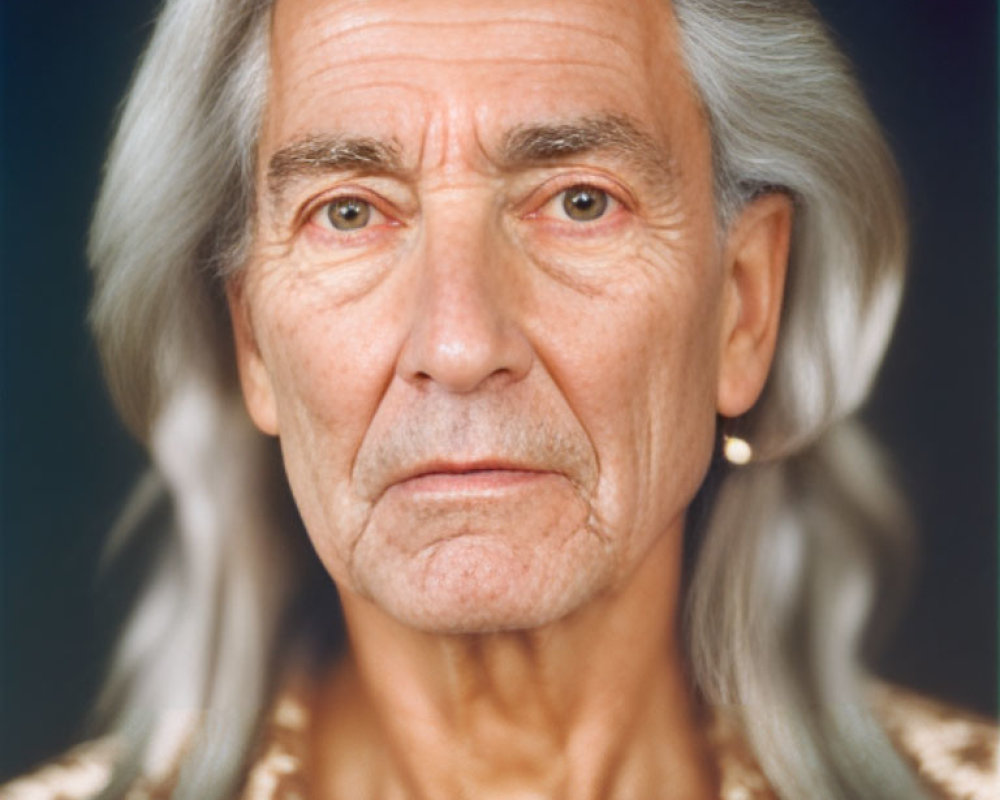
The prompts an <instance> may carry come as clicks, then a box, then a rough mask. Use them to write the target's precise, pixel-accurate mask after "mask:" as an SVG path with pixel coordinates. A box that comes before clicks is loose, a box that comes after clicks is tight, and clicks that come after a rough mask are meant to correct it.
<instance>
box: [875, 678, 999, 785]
mask: <svg viewBox="0 0 1000 800" xmlns="http://www.w3.org/2000/svg"><path fill="white" fill-rule="evenodd" d="M873 700H874V703H875V708H876V710H877V713H878V715H879V717H880V719H881V720H882V722H883V724H884V726H885V729H886V732H887V733H888V735H889V737H890V738H891V739H892V741H893V743H894V744H895V745H896V748H897V750H899V752H900V753H901V754H902V755H903V756H904V757H905V758H906V760H907V761H908V762H909V763H910V764H911V766H912V767H913V768H914V769H915V770H916V772H917V773H918V774H919V775H920V777H921V778H922V779H923V781H924V782H925V783H926V784H927V786H928V787H929V788H931V789H932V790H934V791H935V792H936V793H937V794H938V796H940V797H941V798H942V800H995V798H1000V758H998V751H1000V737H998V731H997V723H996V722H994V721H991V720H989V719H987V718H986V717H982V716H980V715H978V714H974V713H972V712H969V711H965V710H962V709H959V708H956V707H954V706H951V705H949V704H947V703H944V702H941V701H939V700H933V699H931V698H928V697H924V696H922V695H919V694H916V693H914V692H911V691H909V690H907V689H903V688H900V687H897V686H890V685H887V684H879V685H878V686H877V687H876V688H875V691H874V697H873Z"/></svg>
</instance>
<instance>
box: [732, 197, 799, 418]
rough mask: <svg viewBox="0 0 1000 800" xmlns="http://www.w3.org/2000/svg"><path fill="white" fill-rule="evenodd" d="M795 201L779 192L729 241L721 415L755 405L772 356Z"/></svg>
mask: <svg viewBox="0 0 1000 800" xmlns="http://www.w3.org/2000/svg"><path fill="white" fill-rule="evenodd" d="M792 213H793V209H792V201H791V199H790V198H789V197H788V196H787V195H785V194H783V193H779V192H773V193H770V194H766V195H763V196H761V197H758V198H756V199H755V200H753V201H752V202H751V203H749V204H748V205H747V206H746V208H744V209H743V211H742V212H741V214H740V216H739V217H738V218H737V219H736V221H735V222H734V223H733V224H732V226H731V227H730V229H729V235H728V237H727V240H726V250H725V256H724V259H725V268H726V272H725V275H726V294H725V301H724V302H725V306H724V308H723V326H722V340H721V352H720V359H719V382H718V396H717V409H718V412H719V413H720V414H721V415H723V416H726V417H737V416H739V415H741V414H744V413H745V412H746V411H748V410H749V409H750V408H751V406H753V404H754V403H755V402H756V401H757V398H758V397H759V396H760V393H761V391H762V390H763V388H764V383H765V381H766V380H767V375H768V372H769V370H770V367H771V360H772V358H773V356H774V348H775V343H776V342H777V337H778V325H779V322H780V318H781V305H782V298H783V296H784V287H785V276H786V272H787V266H788V254H789V242H790V240H791V230H792Z"/></svg>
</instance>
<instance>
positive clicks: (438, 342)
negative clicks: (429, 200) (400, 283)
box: [397, 216, 533, 393]
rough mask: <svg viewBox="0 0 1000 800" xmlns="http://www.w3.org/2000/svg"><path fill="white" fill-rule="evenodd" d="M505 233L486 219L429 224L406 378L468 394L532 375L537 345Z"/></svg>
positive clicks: (403, 360) (401, 365) (404, 361)
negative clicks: (524, 322)
mask: <svg viewBox="0 0 1000 800" xmlns="http://www.w3.org/2000/svg"><path fill="white" fill-rule="evenodd" d="M455 219H456V218H455V216H452V220H455ZM465 222H466V223H469V222H471V221H470V220H468V219H466V220H465ZM501 238H502V234H500V233H499V232H495V231H492V230H491V226H490V225H489V224H488V223H484V222H482V221H481V220H480V221H477V222H476V223H474V224H452V225H449V226H444V227H441V226H436V225H432V224H430V223H428V224H426V225H425V229H424V237H423V243H422V247H421V251H420V254H419V257H418V263H417V264H416V265H415V270H414V284H413V287H414V291H413V300H412V303H411V304H410V308H411V309H412V318H411V320H410V326H409V330H408V335H407V338H406V340H405V342H404V343H403V347H402V351H401V352H400V355H399V359H398V362H397V374H398V375H399V377H401V378H403V379H404V380H406V381H408V382H410V383H412V384H415V385H420V386H430V385H437V386H440V387H441V388H444V389H447V390H448V391H451V392H456V393H467V392H473V391H475V390H477V389H479V388H481V387H482V386H483V385H484V384H486V383H489V382H496V381H508V382H516V381H519V380H521V379H522V378H523V377H524V376H525V375H527V373H528V371H529V370H530V368H531V363H532V360H533V351H532V348H531V345H530V342H529V340H528V339H527V337H526V336H525V334H524V331H523V330H522V328H521V324H520V320H519V300H518V297H519V295H520V294H521V292H519V290H518V286H517V279H518V278H517V274H516V269H513V268H512V267H513V265H512V264H511V263H510V260H509V259H505V257H504V255H503V252H504V247H503V246H502V242H501V241H500V239H501ZM505 261H506V262H507V263H504V262H505Z"/></svg>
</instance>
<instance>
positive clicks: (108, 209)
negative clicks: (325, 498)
mask: <svg viewBox="0 0 1000 800" xmlns="http://www.w3.org/2000/svg"><path fill="white" fill-rule="evenodd" d="M673 5H674V9H675V12H676V15H677V17H678V19H679V22H680V27H681V32H682V45H683V48H684V51H685V56H686V60H687V65H688V68H689V70H690V74H691V78H692V81H693V83H694V85H695V87H696V89H697V91H698V94H699V96H700V97H701V100H702V102H703V105H704V110H705V113H706V115H707V117H708V119H709V122H710V126H711V131H712V137H713V147H714V170H715V181H716V193H717V209H718V218H719V225H720V230H724V229H725V226H726V224H727V222H728V221H729V220H730V219H731V218H732V216H733V215H734V214H735V213H736V212H738V211H739V209H740V207H741V206H742V204H744V203H746V202H747V201H748V200H749V199H750V198H752V197H754V196H755V195H757V194H759V193H762V192H768V191H776V190H780V191H784V192H787V193H788V194H789V195H790V196H791V197H792V198H793V199H794V202H795V209H796V214H795V228H794V233H793V241H792V255H791V264H790V272H789V278H788V287H787V291H786V300H785V307H784V309H783V320H782V328H781V333H780V335H779V342H778V348H777V354H776V357H775V362H774V367H773V370H772V374H771V377H770V379H769V381H768V384H767V386H766V388H765V392H764V395H763V397H762V398H761V400H760V402H759V403H758V404H757V405H756V406H755V407H754V409H753V410H752V411H751V412H750V413H748V414H747V415H746V416H745V417H744V418H743V419H741V420H739V421H736V425H737V430H738V432H739V434H740V435H741V436H743V437H744V438H746V439H748V440H750V441H752V442H753V446H754V451H755V454H756V458H755V461H754V463H753V464H751V465H750V466H748V467H744V468H741V469H739V470H728V469H727V468H725V467H724V466H722V465H721V464H720V465H716V467H714V468H713V470H712V471H711V473H710V476H709V480H708V485H706V487H705V488H704V489H703V491H702V496H701V502H702V505H703V506H704V511H703V513H702V514H700V515H699V519H698V521H697V522H696V523H695V524H692V526H691V528H692V530H691V531H689V535H690V536H692V537H697V538H698V540H699V545H698V549H699V553H698V558H697V564H696V566H695V568H694V570H693V573H692V574H691V576H690V585H689V587H688V597H687V601H688V602H687V620H686V621H687V626H686V627H687V634H688V652H689V655H690V658H691V663H692V666H693V673H694V676H695V680H696V682H697V684H698V686H699V687H700V689H701V691H702V692H703V693H704V694H705V696H706V697H707V699H708V700H709V702H711V703H713V704H715V705H717V706H725V707H727V708H728V709H729V710H730V711H731V712H732V713H734V714H735V715H736V716H737V717H738V718H739V719H740V721H741V722H742V724H743V727H744V730H745V731H746V735H747V737H748V741H749V742H750V744H751V746H752V748H753V750H754V752H755V753H756V755H757V757H758V759H759V761H760V763H761V765H762V767H763V768H764V770H765V772H766V773H767V775H768V777H769V779H770V780H771V781H772V782H773V784H774V786H775V787H776V789H777V790H778V792H779V794H780V795H781V796H782V797H785V798H801V797H817V798H855V797H865V798H868V799H869V800H876V799H877V798H885V800H890V798H892V799H893V800H895V798H899V797H908V798H919V797H921V796H923V795H922V792H921V790H920V789H919V788H918V787H917V784H916V781H915V780H914V778H913V777H912V776H911V775H910V773H909V771H908V770H907V768H906V767H905V766H904V765H903V763H902V761H901V760H900V758H899V757H898V756H897V755H896V753H895V751H894V750H893V749H892V746H891V744H890V743H889V741H888V739H887V738H886V736H885V734H884V733H883V732H882V730H881V728H880V727H879V725H878V724H877V722H876V721H875V720H874V718H873V716H872V715H871V712H870V711H869V706H868V703H867V702H866V697H865V691H866V675H865V673H864V670H863V668H862V666H861V658H860V653H859V651H860V648H861V646H862V644H863V643H864V641H865V637H866V636H867V632H868V630H869V628H870V622H871V617H872V609H873V606H874V604H875V602H876V600H877V598H878V592H879V587H880V585H881V584H880V577H881V576H882V575H883V573H884V572H885V565H886V563H887V562H889V561H892V560H896V559H897V558H898V556H899V554H901V553H904V552H905V536H904V535H903V534H902V532H901V531H902V530H903V527H902V526H901V525H900V520H901V519H903V518H904V517H905V513H904V511H903V506H902V504H901V502H900V501H899V500H898V498H897V497H896V495H895V493H894V491H893V489H892V486H891V484H890V483H889V482H888V480H887V478H886V477H885V470H884V468H883V467H882V465H881V463H880V458H879V457H878V455H877V454H876V453H875V452H873V450H872V447H871V446H870V444H869V443H868V442H867V439H866V437H865V434H864V433H863V431H862V430H861V428H860V426H859V425H858V424H857V423H856V422H854V421H852V420H851V419H850V415H851V414H852V413H853V412H854V411H855V410H856V409H857V407H858V405H859V404H860V403H861V402H862V400H863V399H864V398H865V396H866V395H867V393H868V391H869V388H870V385H871V382H872V379H873V376H874V374H875V372H876V369H877V367H878V364H879V362H880V360H881V358H882V355H883V352H884V349H885V347H886V344H887V341H888V338H889V333H890V330H891V327H892V324H893V320H894V317H895V313H896V307H897V304H898V300H899V296H900V290H901V286H902V279H903V270H904V261H905V251H906V234H905V223H904V218H903V212H902V201H901V192H900V187H899V180H898V176H897V173H896V170H895V167H894V164H893V160H892V157H891V155H890V153H889V152H888V150H887V147H886V145H885V142H884V140H883V138H882V136H881V133H880V131H879V128H878V125H877V124H876V122H875V120H874V119H873V117H872V114H871V112H870V110H869V109H868V107H867V105H866V103H865V101H864V99H863V97H862V95H861V92H860V90H859V88H858V86H857V84H856V82H855V80H854V78H853V76H852V74H851V70H850V67H849V65H848V64H847V63H846V61H845V60H844V58H843V57H842V56H841V54H840V53H839V52H838V50H837V49H836V47H835V46H834V45H833V43H832V42H831V40H830V37H829V34H828V33H827V31H826V29H825V28H824V26H823V23H822V21H821V20H820V19H819V17H818V16H817V14H816V12H815V11H814V10H813V9H812V7H811V6H810V5H809V4H808V2H806V1H805V0H674V2H673ZM270 8H271V0H168V2H167V3H166V5H165V7H164V9H163V11H162V13H161V15H160V18H159V21H158V23H157V25H156V29H155V31H154V33H153V37H152V40H151V42H150V44H149V47H148V49H147V51H146V53H145V54H144V56H143V58H142V61H141V63H140V66H139V68H138V70H137V72H136V75H135V78H134V82H133V84H132V87H131V89H130V91H129V94H128V98H127V102H126V103H125V105H124V107H123V111H122V115H121V121H120V124H119V127H118V132H117V135H116V137H115V139H114V142H113V145H112V147H111V151H110V155H109V158H108V161H107V166H106V174H105V179H104V184H103V187H102V190H101V194H100V197H99V201H98V204H97V209H96V213H95V218H94V223H93V228H92V231H91V239H90V251H89V252H90V260H91V263H92V265H93V268H94V272H95V276H96V294H95V297H94V301H93V306H92V310H91V322H92V325H93V330H94V333H95V336H96V338H97V342H98V345H99V349H100V352H101V355H102V359H103V363H104V368H105V371H106V375H107V380H108V383H109V385H110V388H111V391H112V394H113V397H114V399H115V401H116V403H117V405H118V408H119V410H120V412H121V414H122V416H123V418H124V419H125V421H126V423H127V424H128V426H129V427H130V429H131V430H132V431H133V432H134V433H135V434H136V435H137V436H138V437H139V438H140V439H141V440H142V441H144V442H145V443H146V444H147V445H148V447H149V449H150V452H151V455H152V460H153V462H154V467H153V469H152V470H151V471H150V473H149V474H148V475H147V476H146V477H145V478H143V480H142V481H140V483H139V485H138V487H137V489H136V491H135V493H134V495H133V497H132V499H131V501H130V503H129V504H128V506H127V507H126V510H125V513H124V514H123V516H122V518H121V521H120V523H119V525H118V527H117V529H116V530H115V531H113V533H112V539H111V541H112V548H116V547H119V546H120V545H121V542H122V541H124V540H126V539H128V538H129V537H132V536H134V535H135V533H136V532H137V531H139V530H140V529H143V528H144V527H145V526H144V524H143V522H144V520H145V519H146V518H148V516H149V514H150V511H151V509H152V508H153V507H154V506H155V505H156V503H157V501H158V499H160V498H163V497H164V496H166V497H168V498H170V500H171V501H172V503H173V509H174V512H173V520H172V525H171V535H170V537H169V538H168V541H167V543H166V548H165V552H163V554H162V555H161V557H160V558H159V560H158V561H157V566H156V571H155V574H154V575H153V577H152V580H151V581H150V582H149V584H148V586H147V588H146V589H145V590H144V593H143V594H142V596H141V597H140V599H139V602H138V604H137V607H136V608H135V610H134V613H133V614H132V616H131V618H130V620H129V622H128V624H127V626H126V629H125V632H124V635H123V636H122V639H121V642H120V644H119V646H118V649H117V651H116V654H115V657H114V662H113V666H112V670H111V672H110V676H109V680H108V684H107V687H106V691H105V694H104V697H103V701H104V702H103V705H104V706H105V707H106V708H114V709H116V725H117V727H118V728H119V729H120V730H123V731H125V733H126V736H125V741H127V742H129V743H130V746H131V751H130V754H129V757H128V758H126V759H124V760H123V762H122V764H121V765H120V767H119V770H118V773H117V777H116V780H115V781H114V782H113V784H112V786H111V787H109V789H108V790H107V792H106V795H107V796H109V797H110V796H115V795H116V794H117V793H118V792H120V791H121V788H122V786H124V785H125V784H126V783H127V782H128V781H129V780H131V779H132V777H133V776H134V775H135V774H136V773H137V772H139V771H153V772H155V771H156V769H157V768H158V766H159V764H160V763H164V762H169V761H170V760H171V759H172V758H173V757H174V756H175V755H176V754H177V753H178V752H179V747H180V744H179V743H180V741H182V738H183V737H181V736H178V735H174V734H172V733H171V730H172V726H171V725H170V724H169V722H164V721H165V720H169V719H170V718H171V715H172V714H174V713H176V710H177V709H197V710H199V712H200V713H201V720H200V724H199V725H198V728H199V731H200V733H199V734H198V739H197V740H196V742H195V744H194V746H193V747H191V748H190V749H189V750H188V753H189V755H188V756H187V757H186V758H185V760H184V764H183V769H182V771H181V774H180V779H179V783H178V785H177V788H176V791H175V797H178V798H198V800H206V798H222V797H226V796H228V794H229V793H230V792H231V791H232V788H233V786H234V783H235V782H236V781H237V780H238V779H239V776H240V774H241V770H242V769H243V767H244V766H245V762H246V758H247V754H248V750H249V747H250V743H251V741H252V735H253V732H254V728H255V724H256V721H257V719H258V716H259V713H260V710H261V709H262V708H263V706H264V705H265V703H266V701H267V696H268V691H269V683H270V680H271V675H272V673H273V672H274V667H275V666H276V664H275V663H274V661H275V649H276V643H277V641H278V636H279V631H280V630H281V627H282V617H283V614H284V613H285V611H286V609H287V608H288V607H289V605H290V602H291V599H292V596H293V591H292V588H291V587H292V586H293V585H295V584H294V583H293V581H292V576H294V575H295V574H296V572H297V570H300V569H302V567H301V565H300V564H299V563H298V562H296V560H295V559H294V558H292V557H289V556H287V550H288V542H287V538H286V539H285V540H283V539H282V536H285V537H287V533H286V532H285V531H286V529H287V528H288V527H289V524H290V521H291V525H292V526H293V528H296V529H297V524H296V523H295V522H294V512H291V513H290V511H289V508H288V507H287V506H286V502H287V498H286V497H284V496H282V495H281V493H280V492H276V491H274V490H273V487H274V486H275V485H281V479H280V478H279V477H278V476H279V475H280V465H279V464H278V456H277V453H276V450H275V448H274V446H273V443H271V442H270V441H269V440H267V439H265V438H264V437H263V436H261V435H259V434H258V433H257V432H256V431H255V430H254V429H253V427H252V425H251V423H250V421H249V419H248V418H247V415H246V413H245V411H244V409H243V405H242V402H241V399H240V396H239V388H238V383H237V380H236V375H235V369H234V363H235V359H234V357H233V349H232V342H231V334H230V332H229V328H228V324H227V311H226V307H225V303H224V299H223V293H222V288H221V287H222V284H223V282H224V280H225V277H226V276H227V275H228V274H230V273H231V272H232V271H234V270H237V269H239V267H240V265H241V263H242V261H243V258H244V256H245V253H246V248H247V244H248V242H249V239H250V236H251V230H250V221H251V220H252V216H253V210H254V209H253V195H254V186H253V176H254V152H255V141H256V135H257V130H258V127H259V121H260V116H261V112H262V108H263V104H264V100H265V92H266V82H267V72H268V52H267V43H268V33H269V22H270ZM269 487H270V488H269ZM219 726H224V727H225V731H226V732H225V735H220V733H219Z"/></svg>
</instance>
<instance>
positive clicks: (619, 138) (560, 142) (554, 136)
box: [499, 113, 676, 180]
mask: <svg viewBox="0 0 1000 800" xmlns="http://www.w3.org/2000/svg"><path fill="white" fill-rule="evenodd" d="M599 150H607V151H610V152H611V153H613V154H615V155H617V156H619V157H622V158H624V159H626V160H628V161H630V162H632V163H633V164H634V165H635V166H637V167H639V168H640V169H644V170H651V171H654V172H657V173H659V174H661V175H663V176H665V177H667V178H669V179H671V180H674V179H675V178H676V170H675V164H674V159H673V157H672V155H671V153H670V152H669V150H668V149H667V148H665V147H664V146H663V145H661V144H660V143H659V142H658V141H657V140H656V139H655V138H654V137H653V136H652V135H651V134H649V133H647V132H646V131H644V130H643V129H642V128H641V127H640V126H639V125H638V124H637V123H636V122H634V121H632V119H630V118H629V117H628V116H626V115H623V114H615V113H603V114H597V115H586V116H582V117H579V118H576V119H570V120H565V121H556V122H551V123H536V124H529V125H520V126H517V127H516V128H514V129H512V130H511V131H509V132H508V133H507V134H506V135H505V136H504V137H503V140H502V142H501V145H500V150H499V163H500V164H501V166H502V167H503V168H505V169H516V168H519V167H523V166H533V165H538V164H546V163H550V162H553V161H561V160H565V159H569V158H572V157H573V156H577V155H582V154H585V153H590V152H594V151H599Z"/></svg>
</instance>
